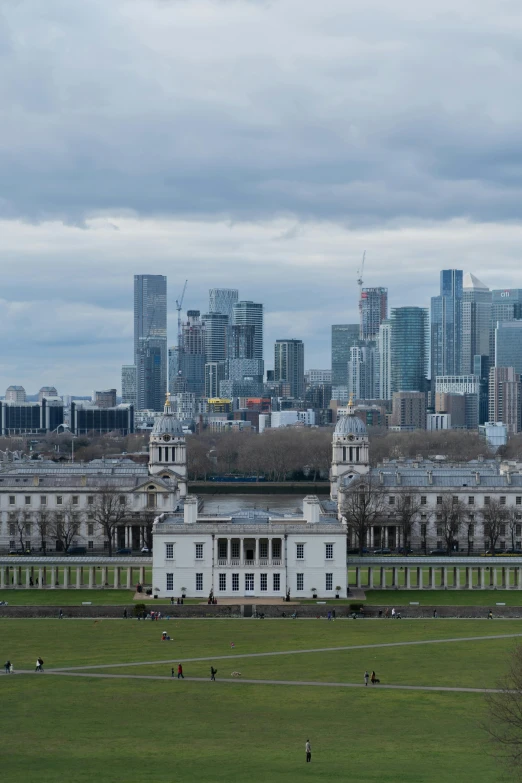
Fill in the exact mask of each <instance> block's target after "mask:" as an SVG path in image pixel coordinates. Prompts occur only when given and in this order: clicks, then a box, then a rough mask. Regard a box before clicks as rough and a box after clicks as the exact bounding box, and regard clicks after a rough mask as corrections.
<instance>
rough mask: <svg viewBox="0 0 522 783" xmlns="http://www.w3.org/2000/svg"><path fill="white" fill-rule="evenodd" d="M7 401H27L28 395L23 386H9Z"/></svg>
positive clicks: (6, 392)
mask: <svg viewBox="0 0 522 783" xmlns="http://www.w3.org/2000/svg"><path fill="white" fill-rule="evenodd" d="M5 400H6V402H25V401H26V400H27V395H26V393H25V389H24V387H23V386H8V387H7V389H6V391H5Z"/></svg>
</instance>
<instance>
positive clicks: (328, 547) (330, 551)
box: [325, 544, 333, 560]
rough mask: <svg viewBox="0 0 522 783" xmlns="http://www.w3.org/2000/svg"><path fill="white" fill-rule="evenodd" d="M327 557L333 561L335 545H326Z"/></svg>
mask: <svg viewBox="0 0 522 783" xmlns="http://www.w3.org/2000/svg"><path fill="white" fill-rule="evenodd" d="M325 549H326V552H325V556H326V559H327V560H333V544H325Z"/></svg>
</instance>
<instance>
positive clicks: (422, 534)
mask: <svg viewBox="0 0 522 783" xmlns="http://www.w3.org/2000/svg"><path fill="white" fill-rule="evenodd" d="M421 536H422V537H423V538H426V524H422V525H421Z"/></svg>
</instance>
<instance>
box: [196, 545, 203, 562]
mask: <svg viewBox="0 0 522 783" xmlns="http://www.w3.org/2000/svg"><path fill="white" fill-rule="evenodd" d="M196 560H203V544H196Z"/></svg>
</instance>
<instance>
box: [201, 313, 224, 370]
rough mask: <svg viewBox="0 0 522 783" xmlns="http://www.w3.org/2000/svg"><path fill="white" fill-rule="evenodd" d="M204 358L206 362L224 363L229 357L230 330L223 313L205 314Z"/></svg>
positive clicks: (203, 320)
mask: <svg viewBox="0 0 522 783" xmlns="http://www.w3.org/2000/svg"><path fill="white" fill-rule="evenodd" d="M201 320H202V322H203V325H204V327H205V356H206V360H207V362H224V361H225V359H228V355H229V342H230V329H229V322H228V315H226V314H225V313H205V315H203V316H202V318H201Z"/></svg>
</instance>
